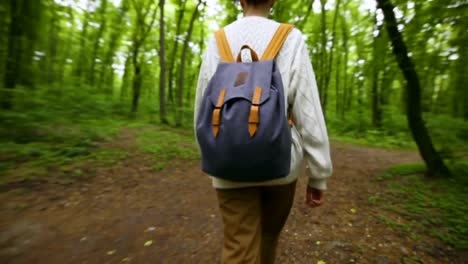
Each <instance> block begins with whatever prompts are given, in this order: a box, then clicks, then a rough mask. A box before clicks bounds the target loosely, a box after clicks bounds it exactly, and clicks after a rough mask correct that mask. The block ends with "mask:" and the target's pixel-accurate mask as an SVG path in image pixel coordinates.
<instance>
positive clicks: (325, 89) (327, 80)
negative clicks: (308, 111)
mask: <svg viewBox="0 0 468 264" xmlns="http://www.w3.org/2000/svg"><path fill="white" fill-rule="evenodd" d="M340 2H341V0H336V6H335V14H334V16H333V26H332V39H331V42H332V44H331V47H330V53H329V55H328V65H327V66H328V67H327V70H326V72H322V75H325V82H324V84H323V85H324V87H323V102H322V108H323V115H324V116H326V113H327V103H328V86H329V84H330V79H331V73H332V66H333V54H334V53H335V39H336V22H337V21H338V11H339V8H340Z"/></svg>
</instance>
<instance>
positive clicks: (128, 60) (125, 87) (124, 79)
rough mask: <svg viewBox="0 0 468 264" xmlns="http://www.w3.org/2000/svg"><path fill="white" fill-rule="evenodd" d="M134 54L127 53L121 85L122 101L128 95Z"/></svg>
mask: <svg viewBox="0 0 468 264" xmlns="http://www.w3.org/2000/svg"><path fill="white" fill-rule="evenodd" d="M132 61H133V59H132V55H131V54H130V53H129V54H128V55H127V58H126V59H125V68H124V74H123V76H122V85H121V86H120V101H121V102H122V101H123V99H125V98H127V96H128V91H127V90H128V84H129V80H130V74H131V70H130V68H131V67H132Z"/></svg>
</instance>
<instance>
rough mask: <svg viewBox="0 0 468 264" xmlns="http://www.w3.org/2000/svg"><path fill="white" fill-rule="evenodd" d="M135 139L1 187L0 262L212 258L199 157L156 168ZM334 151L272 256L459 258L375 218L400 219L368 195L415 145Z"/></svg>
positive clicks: (217, 242) (381, 260) (215, 252)
mask: <svg viewBox="0 0 468 264" xmlns="http://www.w3.org/2000/svg"><path fill="white" fill-rule="evenodd" d="M134 138H135V129H125V130H124V131H122V133H121V135H120V137H119V139H118V140H116V141H114V142H111V143H108V146H109V147H118V148H123V149H125V150H127V151H128V153H129V155H128V156H127V158H125V159H122V160H120V161H118V162H117V163H116V164H113V165H112V166H109V167H106V168H86V170H85V171H87V172H90V173H91V172H93V173H94V174H96V175H97V176H96V177H93V178H91V179H89V180H85V181H78V182H75V183H73V184H70V185H63V184H62V185H61V184H53V183H47V184H41V185H40V186H38V187H35V188H33V189H31V190H27V191H24V190H23V191H21V189H16V190H11V191H8V192H3V193H0V200H1V201H2V202H1V205H0V210H1V216H2V217H1V219H0V230H1V231H0V263H47V264H55V263H60V264H63V263H174V264H179V263H218V262H219V256H220V252H221V243H222V222H221V218H220V215H219V213H218V209H217V203H216V196H215V192H214V190H213V189H212V188H211V181H210V179H209V178H208V177H207V176H205V175H203V174H202V173H201V172H200V169H199V162H198V161H193V160H192V161H182V162H176V163H175V164H177V165H175V166H171V167H170V168H166V169H164V170H162V171H159V172H155V171H154V169H153V166H152V165H153V162H152V159H151V157H150V156H149V155H148V154H145V153H142V152H141V151H139V150H138V148H137V147H136V144H135V139H134ZM332 151H333V152H332V154H333V162H334V176H333V177H332V178H331V179H330V182H329V191H328V192H327V193H326V203H325V204H324V205H323V206H322V207H320V208H316V209H309V208H308V207H306V205H305V204H304V193H305V186H306V177H305V176H301V177H300V180H299V182H298V186H297V192H296V198H295V202H294V207H293V209H292V211H291V215H290V217H289V219H288V222H287V224H286V227H285V229H284V232H283V234H282V237H281V239H280V243H279V249H278V261H277V263H280V264H283V263H301V264H302V263H307V264H309V263H317V261H318V260H324V261H326V263H328V264H330V263H331V264H334V263H338V264H340V263H378V264H385V263H461V262H458V261H456V260H454V259H455V258H454V257H455V256H454V252H453V251H452V250H450V249H449V248H448V247H447V246H445V245H444V244H442V243H440V242H439V241H437V240H435V239H433V238H431V237H429V236H427V235H426V234H418V236H419V239H416V238H412V236H410V235H409V234H407V233H405V232H404V231H401V230H394V229H392V228H391V227H389V225H387V224H385V223H383V222H382V221H381V220H379V219H378V217H377V216H379V215H385V216H386V217H387V218H390V219H393V220H394V221H396V222H399V221H402V219H401V218H400V217H399V215H398V214H396V213H392V212H389V211H386V210H383V209H380V208H379V206H376V205H374V204H373V203H371V202H370V201H369V197H371V196H375V195H379V194H381V193H382V192H384V191H385V188H386V184H385V183H384V182H382V181H378V180H377V179H376V175H378V174H379V173H380V172H382V171H383V170H385V169H386V168H388V167H389V166H391V165H393V164H397V163H403V162H414V161H418V160H419V157H418V155H417V153H416V152H414V151H393V150H383V149H376V148H367V147H362V146H355V145H349V144H343V143H336V142H334V143H333V144H332ZM149 241H151V242H149ZM145 244H146V245H145Z"/></svg>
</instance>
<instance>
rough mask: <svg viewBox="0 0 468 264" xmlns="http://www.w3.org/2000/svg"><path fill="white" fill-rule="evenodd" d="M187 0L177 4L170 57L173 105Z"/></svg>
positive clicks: (171, 99)
mask: <svg viewBox="0 0 468 264" xmlns="http://www.w3.org/2000/svg"><path fill="white" fill-rule="evenodd" d="M186 3H187V0H179V1H178V3H177V6H178V9H177V22H176V32H175V38H174V44H173V46H172V51H171V55H170V60H169V81H168V82H169V101H170V102H171V103H174V84H175V83H176V82H175V78H174V75H175V62H176V56H177V51H178V47H179V39H180V36H181V34H180V33H181V30H182V20H183V18H184V14H185V6H186Z"/></svg>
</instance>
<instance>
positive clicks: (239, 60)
mask: <svg viewBox="0 0 468 264" xmlns="http://www.w3.org/2000/svg"><path fill="white" fill-rule="evenodd" d="M244 49H248V50H250V56H252V61H258V55H257V53H256V52H255V51H254V50H253V49H252V48H251V47H250V46H249V45H244V46H242V48H241V49H240V51H239V54H238V55H237V62H242V55H241V53H242V50H244Z"/></svg>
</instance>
